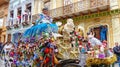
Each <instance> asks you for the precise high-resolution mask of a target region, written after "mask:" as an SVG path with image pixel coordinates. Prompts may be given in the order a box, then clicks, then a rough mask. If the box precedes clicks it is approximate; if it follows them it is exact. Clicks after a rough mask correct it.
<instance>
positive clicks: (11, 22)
mask: <svg viewBox="0 0 120 67" xmlns="http://www.w3.org/2000/svg"><path fill="white" fill-rule="evenodd" d="M9 22H10V24H9V25H11V26H12V25H13V15H10V19H9Z"/></svg>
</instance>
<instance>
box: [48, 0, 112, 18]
mask: <svg viewBox="0 0 120 67" xmlns="http://www.w3.org/2000/svg"><path fill="white" fill-rule="evenodd" d="M109 8H110V0H82V1H79V2H76V3H72V4H69V5H66V6H63V7H59V8H56V9H52V10H50V15H51V17H52V18H54V19H60V18H66V17H72V16H77V15H86V14H91V13H96V12H100V11H105V10H109Z"/></svg>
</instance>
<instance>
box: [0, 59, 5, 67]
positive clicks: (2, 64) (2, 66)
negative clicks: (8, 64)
mask: <svg viewBox="0 0 120 67" xmlns="http://www.w3.org/2000/svg"><path fill="white" fill-rule="evenodd" d="M0 67H5V65H4V61H3V60H1V59H0Z"/></svg>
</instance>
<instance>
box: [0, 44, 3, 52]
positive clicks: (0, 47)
mask: <svg viewBox="0 0 120 67" xmlns="http://www.w3.org/2000/svg"><path fill="white" fill-rule="evenodd" d="M2 49H3V43H2V42H0V53H1V52H2Z"/></svg>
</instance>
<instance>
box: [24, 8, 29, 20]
mask: <svg viewBox="0 0 120 67" xmlns="http://www.w3.org/2000/svg"><path fill="white" fill-rule="evenodd" d="M29 15H30V11H29V10H28V9H26V10H25V12H24V15H23V19H24V22H27V21H29Z"/></svg>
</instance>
